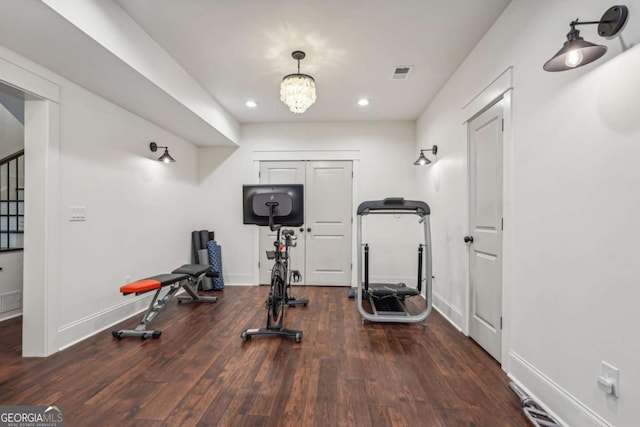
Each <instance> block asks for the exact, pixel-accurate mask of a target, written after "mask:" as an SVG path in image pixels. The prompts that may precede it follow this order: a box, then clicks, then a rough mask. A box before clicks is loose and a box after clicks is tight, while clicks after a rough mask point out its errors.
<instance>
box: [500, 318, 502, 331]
mask: <svg viewBox="0 0 640 427" xmlns="http://www.w3.org/2000/svg"><path fill="white" fill-rule="evenodd" d="M500 330H502V316H500Z"/></svg>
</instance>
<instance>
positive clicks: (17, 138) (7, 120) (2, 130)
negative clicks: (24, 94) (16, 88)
mask: <svg viewBox="0 0 640 427" xmlns="http://www.w3.org/2000/svg"><path fill="white" fill-rule="evenodd" d="M0 91H2V87H0ZM2 98H3V99H7V100H11V98H14V97H13V96H11V95H9V94H6V93H4V94H2ZM20 103H21V100H19V99H17V98H16V99H15V101H14V102H12V106H13V105H15V104H18V105H19V104H20ZM22 104H24V102H22ZM23 108H24V107H23ZM23 148H24V126H23V125H22V123H20V121H19V120H18V119H16V117H15V116H14V115H13V114H11V112H10V111H9V110H7V108H6V107H5V106H4V105H2V103H0V159H4V158H5V157H7V156H10V155H12V154H14V153H16V152H17V151H20V150H22V149H23Z"/></svg>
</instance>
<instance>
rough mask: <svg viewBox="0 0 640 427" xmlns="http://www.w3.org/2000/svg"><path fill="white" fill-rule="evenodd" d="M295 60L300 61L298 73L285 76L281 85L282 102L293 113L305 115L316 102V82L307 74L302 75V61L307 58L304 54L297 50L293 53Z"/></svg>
mask: <svg viewBox="0 0 640 427" xmlns="http://www.w3.org/2000/svg"><path fill="white" fill-rule="evenodd" d="M291 56H292V57H293V59H295V60H296V61H298V72H297V73H295V74H289V75H286V76H284V78H283V79H282V83H281V84H280V100H281V101H282V102H284V103H285V104H286V105H287V107H289V110H291V112H293V113H296V114H301V113H304V112H305V111H306V110H307V108H309V107H310V106H311V105H312V104H313V103H314V102H316V82H315V80H314V79H313V77H311V76H309V75H307V74H300V60H301V59H304V57H305V56H306V55H305V53H304V52H302V51H300V50H296V51H294V52H292V53H291Z"/></svg>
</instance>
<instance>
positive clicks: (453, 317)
mask: <svg viewBox="0 0 640 427" xmlns="http://www.w3.org/2000/svg"><path fill="white" fill-rule="evenodd" d="M433 307H434V308H435V309H436V310H438V312H439V313H440V314H441V315H442V316H443V317H444V318H445V319H447V320H448V321H449V323H451V324H452V325H453V326H454V327H455V328H456V329H457V330H459V331H461V332H462V331H463V328H462V325H463V324H464V316H463V315H462V310H461V309H460V308H458V307H456V306H455V305H453V303H452V302H450V301H448V300H447V299H446V298H444V297H443V296H442V295H440V294H438V293H437V292H433Z"/></svg>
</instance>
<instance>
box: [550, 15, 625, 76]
mask: <svg viewBox="0 0 640 427" xmlns="http://www.w3.org/2000/svg"><path fill="white" fill-rule="evenodd" d="M628 16H629V10H628V9H627V7H626V6H612V7H610V8H609V9H608V10H607V11H606V12H605V13H604V15H602V18H600V20H599V21H587V22H579V21H578V20H577V19H576V20H575V21H572V22H571V23H570V24H569V26H570V27H571V30H570V31H569V33H568V34H567V41H566V42H564V46H562V49H560V50H559V51H558V53H556V54H555V55H553V58H551V59H550V60H548V61H547V62H546V63H545V64H544V66H543V67H542V68H543V69H544V70H545V71H566V70H571V69H573V68H578V67H581V66H583V65H586V64H589V63H590V62H593V61H595V60H596V59H598V58H600V57H601V56H602V55H604V54H605V53H606V52H607V47H606V46H601V45H596V44H593V43H589V42H588V41H585V40H584V39H583V38H582V37H580V31H578V30H576V25H592V24H598V35H599V36H600V37H604V38H606V39H612V38H614V37H615V36H616V35H617V34H618V33H619V32H620V31H621V30H622V29H623V28H624V26H625V24H626V23H627V17H628Z"/></svg>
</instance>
